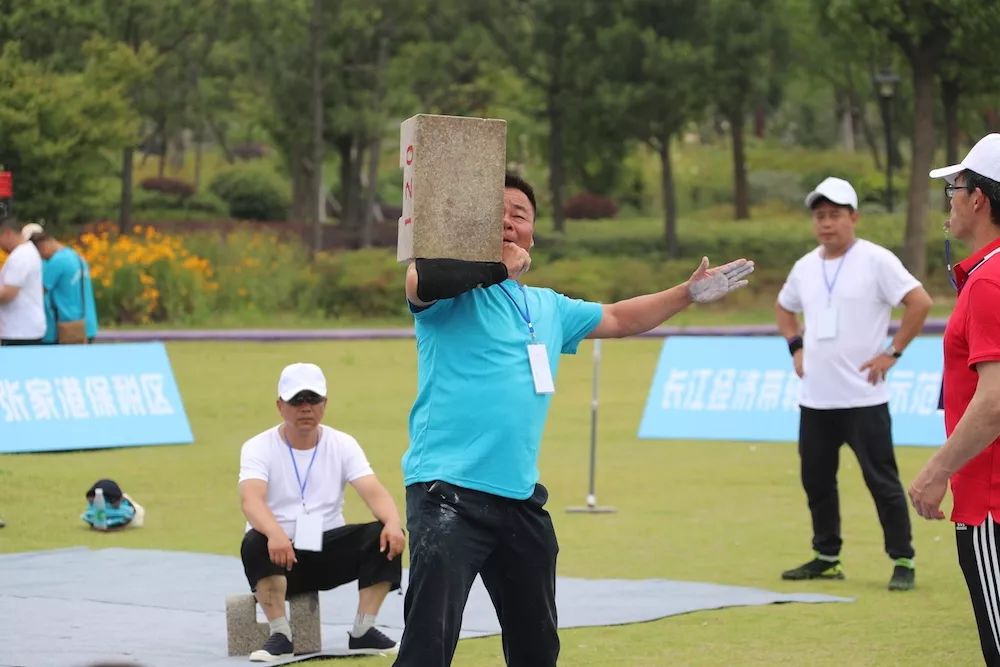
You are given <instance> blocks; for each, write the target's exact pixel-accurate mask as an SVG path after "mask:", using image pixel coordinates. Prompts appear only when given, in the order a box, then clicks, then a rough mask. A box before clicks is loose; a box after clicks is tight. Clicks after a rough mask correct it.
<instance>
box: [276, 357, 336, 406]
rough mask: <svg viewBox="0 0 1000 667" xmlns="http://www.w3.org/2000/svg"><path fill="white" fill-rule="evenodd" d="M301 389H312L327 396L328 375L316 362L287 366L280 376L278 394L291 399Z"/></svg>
mask: <svg viewBox="0 0 1000 667" xmlns="http://www.w3.org/2000/svg"><path fill="white" fill-rule="evenodd" d="M300 391H311V392H313V393H316V394H319V395H320V396H322V397H324V398H326V377H325V376H324V375H323V371H322V370H320V367H319V366H317V365H316V364H291V365H289V366H285V368H284V370H282V371H281V377H279V378H278V396H279V397H280V398H281V400H283V401H290V400H292V398H294V397H295V394H297V393H299V392H300Z"/></svg>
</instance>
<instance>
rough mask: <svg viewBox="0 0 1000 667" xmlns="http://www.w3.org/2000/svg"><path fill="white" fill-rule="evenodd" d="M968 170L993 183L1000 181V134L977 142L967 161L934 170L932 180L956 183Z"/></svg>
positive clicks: (966, 157) (987, 136)
mask: <svg viewBox="0 0 1000 667" xmlns="http://www.w3.org/2000/svg"><path fill="white" fill-rule="evenodd" d="M966 169H968V170H969V171H974V172H976V173H977V174H979V175H980V176H985V177H986V178H988V179H990V180H992V181H1000V134H997V133H996V132H994V133H993V134H987V135H986V136H985V137H983V138H982V139H980V140H979V141H978V142H976V145H975V146H973V147H972V150H971V151H969V154H968V155H966V156H965V159H964V160H962V161H961V162H960V163H958V164H953V165H951V166H950V167H941V168H940V169H932V170H931V173H930V177H931V178H943V179H944V180H946V181H948V182H949V183H954V182H955V176H957V175H958V174H960V173H961V172H963V171H965V170H966Z"/></svg>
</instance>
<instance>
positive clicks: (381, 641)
mask: <svg viewBox="0 0 1000 667" xmlns="http://www.w3.org/2000/svg"><path fill="white" fill-rule="evenodd" d="M347 648H348V649H350V651H351V653H360V654H363V655H391V654H394V653H396V651H398V650H399V647H398V646H396V642H394V641H392V640H391V639H389V638H388V637H386V636H385V635H384V634H382V633H381V632H380V631H379V630H378V629H376V628H368V632H366V633H365V634H363V635H361V636H360V637H355V636H354V635H352V634H351V633H350V632H348V633H347Z"/></svg>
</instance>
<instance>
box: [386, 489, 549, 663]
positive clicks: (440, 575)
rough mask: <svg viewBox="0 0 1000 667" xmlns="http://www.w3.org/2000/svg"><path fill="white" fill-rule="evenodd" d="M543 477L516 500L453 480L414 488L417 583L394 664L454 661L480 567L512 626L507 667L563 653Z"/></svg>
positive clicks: (409, 514) (411, 512)
mask: <svg viewBox="0 0 1000 667" xmlns="http://www.w3.org/2000/svg"><path fill="white" fill-rule="evenodd" d="M546 500H548V491H546V489H545V487H544V486H542V485H541V484H538V485H536V486H535V492H534V494H533V495H532V496H531V497H530V498H528V499H527V500H511V499H509V498H502V497H500V496H495V495H491V494H488V493H482V492H479V491H472V490H470V489H465V488H462V487H458V486H454V485H451V484H446V483H444V482H432V483H429V482H424V483H418V484H412V485H410V486H408V487H406V524H407V529H408V530H409V533H410V582H409V585H408V586H407V589H406V600H405V602H404V607H403V614H404V617H405V622H406V626H405V629H404V630H403V639H402V641H401V642H400V647H399V655H398V656H397V658H396V662H395V667H447V666H448V665H450V664H451V661H452V658H453V656H454V655H455V647H456V645H457V644H458V636H459V631H460V630H461V628H462V612H463V611H464V610H465V602H466V600H467V599H468V597H469V590H470V589H471V588H472V583H473V581H474V580H475V578H476V575H477V574H478V575H480V576H481V577H482V580H483V584H485V586H486V590H487V591H488V592H489V594H490V599H492V601H493V606H494V607H495V608H496V612H497V618H498V619H499V620H500V626H501V627H502V628H503V652H504V657H505V658H506V661H507V664H508V665H516V666H517V667H553V666H554V665H555V664H556V659H557V658H558V657H559V635H558V622H557V618H556V555H557V554H558V553H559V545H558V543H557V542H556V535H555V530H554V529H553V527H552V519H551V518H550V517H549V513H548V512H546V511H545V510H544V509H543V507H542V506H543V505H544V504H545V501H546Z"/></svg>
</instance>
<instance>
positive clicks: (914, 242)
mask: <svg viewBox="0 0 1000 667" xmlns="http://www.w3.org/2000/svg"><path fill="white" fill-rule="evenodd" d="M934 59H935V56H934V55H933V54H931V53H929V51H927V50H922V49H914V52H913V57H912V58H911V60H910V65H911V68H912V70H913V98H914V105H913V162H912V164H911V166H910V191H909V193H908V195H907V210H906V236H905V237H904V239H903V257H902V260H903V264H905V265H906V267H907V268H908V269H909V270H910V272H911V273H912V274H913V275H914V276H916V277H917V279H918V280H920V279H923V277H924V274H925V273H926V271H927V251H926V247H925V244H926V238H927V206H928V195H929V183H928V179H927V172H928V171H929V170H930V168H931V162H932V161H933V159H934V102H935V99H934V98H935V95H934V75H935V71H934V70H935V67H934Z"/></svg>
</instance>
